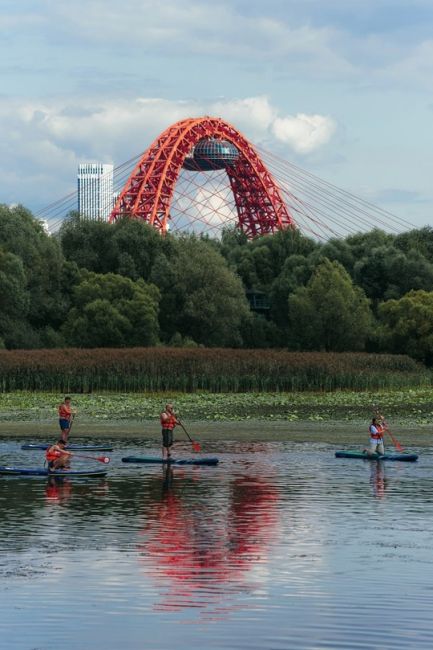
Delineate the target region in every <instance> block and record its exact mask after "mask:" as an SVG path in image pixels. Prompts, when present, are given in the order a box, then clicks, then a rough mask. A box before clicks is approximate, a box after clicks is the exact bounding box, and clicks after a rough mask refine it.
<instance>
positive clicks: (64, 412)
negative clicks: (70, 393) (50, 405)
mask: <svg viewBox="0 0 433 650" xmlns="http://www.w3.org/2000/svg"><path fill="white" fill-rule="evenodd" d="M75 414H76V411H74V410H73V409H72V408H71V398H70V397H65V399H64V400H63V402H62V403H61V404H60V405H59V425H60V431H61V438H62V440H64V442H65V443H66V444H67V442H68V436H69V431H70V430H71V426H72V420H73V419H74V417H75Z"/></svg>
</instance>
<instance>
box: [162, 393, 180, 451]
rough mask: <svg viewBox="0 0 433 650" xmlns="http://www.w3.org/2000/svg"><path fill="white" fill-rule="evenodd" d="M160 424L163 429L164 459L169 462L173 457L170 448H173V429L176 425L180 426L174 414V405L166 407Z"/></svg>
mask: <svg viewBox="0 0 433 650" xmlns="http://www.w3.org/2000/svg"><path fill="white" fill-rule="evenodd" d="M160 422H161V427H162V458H163V459H167V460H168V459H169V458H170V457H171V453H170V447H172V446H173V429H174V427H175V426H176V424H180V423H179V420H178V419H177V417H176V415H175V413H174V410H173V404H166V405H165V410H164V411H162V413H161V415H160Z"/></svg>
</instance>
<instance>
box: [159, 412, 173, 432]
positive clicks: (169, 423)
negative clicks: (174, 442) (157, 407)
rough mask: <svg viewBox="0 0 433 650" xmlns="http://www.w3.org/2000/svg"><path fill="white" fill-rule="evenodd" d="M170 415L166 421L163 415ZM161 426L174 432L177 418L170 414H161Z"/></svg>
mask: <svg viewBox="0 0 433 650" xmlns="http://www.w3.org/2000/svg"><path fill="white" fill-rule="evenodd" d="M164 414H165V415H168V417H167V418H166V419H163V417H162V416H163V415H164ZM161 426H162V428H163V429H169V430H170V431H173V429H174V427H175V426H176V418H175V416H174V415H169V414H168V413H165V412H164V413H161Z"/></svg>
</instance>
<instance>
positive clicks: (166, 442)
mask: <svg viewBox="0 0 433 650" xmlns="http://www.w3.org/2000/svg"><path fill="white" fill-rule="evenodd" d="M172 444H173V430H172V429H163V430H162V446H163V447H171V446H172Z"/></svg>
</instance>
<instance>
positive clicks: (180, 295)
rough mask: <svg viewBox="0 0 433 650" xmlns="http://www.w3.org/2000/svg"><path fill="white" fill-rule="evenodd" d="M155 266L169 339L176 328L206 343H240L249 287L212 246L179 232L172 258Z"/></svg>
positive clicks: (201, 342)
mask: <svg viewBox="0 0 433 650" xmlns="http://www.w3.org/2000/svg"><path fill="white" fill-rule="evenodd" d="M157 267H158V265H157V266H156V267H155V268H154V272H153V274H152V279H153V280H154V282H156V284H157V285H158V286H159V287H160V289H161V294H162V298H161V305H160V324H161V330H162V332H163V335H164V340H165V341H166V342H169V341H170V340H171V339H172V337H173V336H174V335H175V334H176V333H178V334H180V336H181V337H182V339H184V338H190V339H193V340H194V341H195V342H196V343H199V344H202V345H207V346H223V347H224V346H226V347H232V346H240V345H242V338H241V334H240V329H241V325H242V322H243V320H244V319H245V318H249V317H250V311H249V307H248V303H247V300H246V298H245V292H244V289H243V286H242V283H241V282H240V280H239V278H238V277H237V276H236V275H235V274H234V273H233V272H232V271H231V270H230V269H229V268H228V266H227V263H226V261H225V260H224V258H223V257H222V256H221V255H220V254H219V253H218V252H217V251H216V250H215V247H214V246H211V245H209V244H208V243H207V242H206V241H204V240H201V239H198V238H195V237H183V238H180V239H178V240H177V241H176V249H175V254H174V256H173V258H172V259H171V260H170V261H169V262H166V263H165V264H164V265H163V266H162V267H158V268H157ZM165 270H167V272H165Z"/></svg>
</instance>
